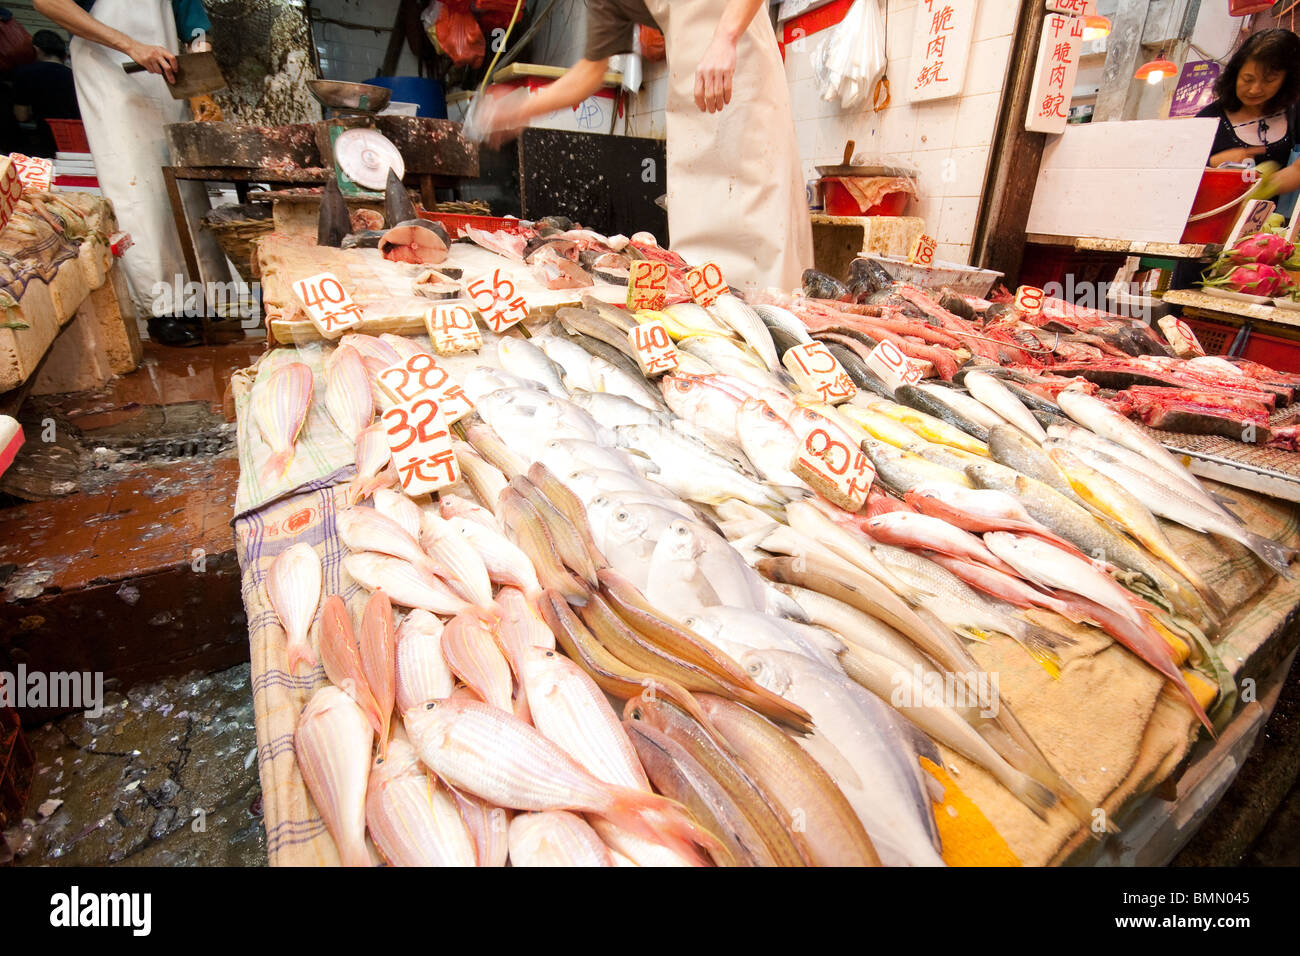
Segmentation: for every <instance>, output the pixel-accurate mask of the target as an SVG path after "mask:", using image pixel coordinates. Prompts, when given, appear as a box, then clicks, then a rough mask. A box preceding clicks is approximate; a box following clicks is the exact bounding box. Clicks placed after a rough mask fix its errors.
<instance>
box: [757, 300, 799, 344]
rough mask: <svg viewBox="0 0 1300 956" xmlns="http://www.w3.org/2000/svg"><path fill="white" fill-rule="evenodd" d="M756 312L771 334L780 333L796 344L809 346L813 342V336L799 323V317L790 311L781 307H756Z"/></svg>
mask: <svg viewBox="0 0 1300 956" xmlns="http://www.w3.org/2000/svg"><path fill="white" fill-rule="evenodd" d="M754 312H755V313H756V314H757V315H758V317H759V319H760V320H761V321H762V323H763V324H764V325H765V326H767V330H768V332H769V333H771V332H774V331H779V332H781V333H782V334H784V335H785V336H786V337H788V338H791V339H794V340H795V341H796V342H798V343H801V344H804V345H807V344H810V343H811V342H812V340H813V339H812V336H811V335H809V334H808V328H807V326H805V325H804V324H803V323H802V322H800V321H799V317H798V316H797V315H795V314H794V313H793V312H791V311H790V310H789V309H783V308H781V307H780V306H779V305H756V306H754Z"/></svg>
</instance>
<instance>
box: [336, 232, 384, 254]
mask: <svg viewBox="0 0 1300 956" xmlns="http://www.w3.org/2000/svg"><path fill="white" fill-rule="evenodd" d="M383 235H384V234H383V232H382V231H381V230H379V229H367V230H365V231H364V232H352V233H348V235H346V236H344V237H343V244H342V246H341V248H343V249H378V248H379V240H380V238H382V237H383Z"/></svg>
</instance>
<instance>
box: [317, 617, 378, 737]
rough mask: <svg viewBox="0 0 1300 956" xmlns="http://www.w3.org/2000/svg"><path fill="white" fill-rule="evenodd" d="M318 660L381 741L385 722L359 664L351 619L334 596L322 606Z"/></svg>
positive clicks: (331, 680) (362, 667)
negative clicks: (359, 709)
mask: <svg viewBox="0 0 1300 956" xmlns="http://www.w3.org/2000/svg"><path fill="white" fill-rule="evenodd" d="M320 659H321V663H322V664H323V665H324V666H325V676H326V677H328V678H329V681H330V683H331V684H333V685H334V686H335V687H338V688H341V689H342V690H343V691H344V692H345V693H346V694H347V695H348V696H349V697H351V698H352V699H353V700H355V701H356V702H357V706H358V707H360V708H361V710H362V712H363V713H364V714H365V715H366V719H367V720H369V721H370V726H372V727H373V728H374V730H375V733H376V734H379V735H380V739H383V733H384V721H383V719H382V716H381V714H380V710H379V704H378V703H376V701H375V695H374V694H373V693H372V692H371V690H370V682H369V680H367V678H366V672H365V667H364V666H363V665H362V663H361V652H360V651H359V650H358V648H357V638H356V635H355V633H354V632H353V630H352V617H351V615H350V614H349V613H348V609H347V605H345V604H344V603H343V599H342V598H341V597H339V596H338V595H337V594H331V595H330V596H329V597H327V598H326V599H325V603H324V604H323V605H321V611H320ZM390 710H391V708H390Z"/></svg>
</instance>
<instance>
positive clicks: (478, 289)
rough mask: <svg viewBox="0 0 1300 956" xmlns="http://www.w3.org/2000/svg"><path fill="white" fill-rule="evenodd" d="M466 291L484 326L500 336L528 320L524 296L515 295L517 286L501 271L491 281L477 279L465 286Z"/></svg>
mask: <svg viewBox="0 0 1300 956" xmlns="http://www.w3.org/2000/svg"><path fill="white" fill-rule="evenodd" d="M465 291H466V292H468V293H469V294H470V297H471V298H472V299H473V300H474V308H476V309H478V314H479V315H480V316H482V317H483V322H484V324H485V325H487V327H488V328H490V329H491V330H492V331H493V332H496V333H497V334H498V335H500V334H501V333H502V332H504V331H505V330H506V329H508V328H510V327H511V326H513V325H518V324H519V323H520V322H522V321H523V320H524V319H526V318H528V303H527V302H525V301H524V297H523V296H522V295H519V296H517V295H515V284H514V283H513V282H512V281H510V278H509V277H508V276H503V275H502V274H501V270H500V269H497V270H496V271H495V272H493V273H492V278H491V279H489V278H488V277H487V276H480V277H479V278H477V279H475V280H474V281H473V282H471V283H469V284H468V285H467V286H465Z"/></svg>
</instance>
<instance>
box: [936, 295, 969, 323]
mask: <svg viewBox="0 0 1300 956" xmlns="http://www.w3.org/2000/svg"><path fill="white" fill-rule="evenodd" d="M939 306H940V307H941V308H944V309H947V310H948V311H949V312H951V313H952V314H953V315H955V316H957V317H958V318H959V319H965V320H966V321H967V322H973V321H974V320H975V310H974V309H973V308H971V304H970V303H969V302H967V301H966V300H965V299H963V298H962V297H961V296H959V295H957V294H956V293H955V292H947V291H945V292H944V293H943V295H941V296H940V297H939Z"/></svg>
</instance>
